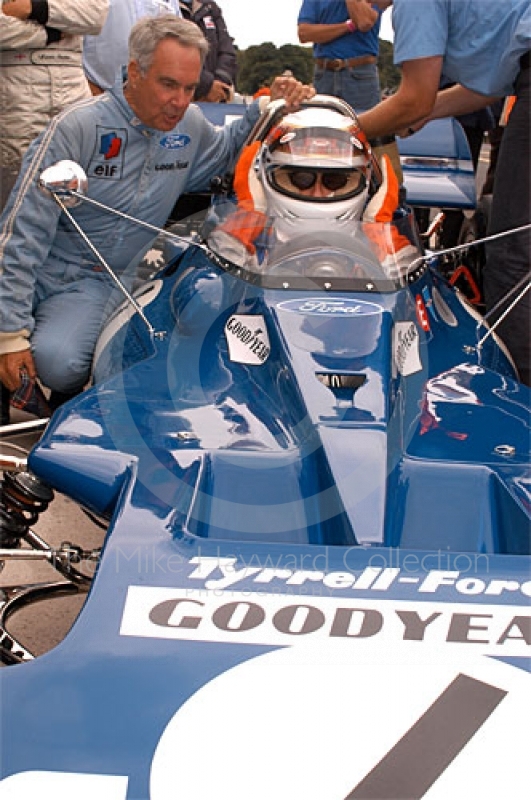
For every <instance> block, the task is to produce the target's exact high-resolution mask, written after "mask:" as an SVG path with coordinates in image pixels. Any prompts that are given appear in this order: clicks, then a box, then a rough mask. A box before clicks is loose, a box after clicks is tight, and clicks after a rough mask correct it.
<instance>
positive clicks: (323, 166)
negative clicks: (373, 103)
mask: <svg viewBox="0 0 531 800" xmlns="http://www.w3.org/2000/svg"><path fill="white" fill-rule="evenodd" d="M370 164H371V160H370V150H369V146H368V144H367V141H366V139H365V137H364V135H363V133H362V132H361V131H360V129H359V127H358V125H357V122H356V120H355V117H348V116H346V115H344V114H341V113H339V112H338V111H335V110H332V109H328V108H319V107H315V108H311V107H310V108H304V109H302V110H301V111H297V112H295V113H293V114H289V115H287V116H286V117H284V118H283V119H282V120H281V121H280V123H279V124H278V125H276V126H275V127H274V128H273V129H272V130H271V131H270V132H269V134H268V135H267V137H266V139H265V142H264V146H263V148H262V154H261V164H260V171H261V179H262V184H263V188H264V192H265V194H266V197H267V201H268V210H269V212H270V213H274V214H276V215H278V216H281V217H285V216H296V217H303V218H304V217H312V218H313V217H317V216H318V217H319V218H321V219H326V218H330V219H331V218H335V219H346V218H348V219H359V218H360V217H361V215H362V212H363V209H364V207H365V203H366V199H367V194H368V190H369V182H370V175H371V167H370Z"/></svg>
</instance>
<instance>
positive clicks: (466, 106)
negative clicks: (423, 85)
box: [429, 84, 497, 119]
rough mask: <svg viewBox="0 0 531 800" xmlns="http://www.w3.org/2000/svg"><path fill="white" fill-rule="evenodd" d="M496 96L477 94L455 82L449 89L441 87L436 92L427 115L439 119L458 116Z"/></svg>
mask: <svg viewBox="0 0 531 800" xmlns="http://www.w3.org/2000/svg"><path fill="white" fill-rule="evenodd" d="M496 99H497V98H496V97H487V96H486V95H484V94H478V92H473V91H472V90H471V89H466V88H465V87H464V86H460V85H459V84H456V85H455V86H451V87H450V88H449V89H443V90H442V91H440V92H438V93H437V97H436V100H435V105H434V106H433V110H432V112H431V114H430V115H429V119H441V118H442V117H459V116H461V115H462V114H468V113H470V112H472V111H479V109H481V108H485V107H486V106H489V105H491V103H494V102H495V100H496Z"/></svg>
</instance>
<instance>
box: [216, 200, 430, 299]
mask: <svg viewBox="0 0 531 800" xmlns="http://www.w3.org/2000/svg"><path fill="white" fill-rule="evenodd" d="M202 238H203V240H204V241H205V242H206V244H207V246H208V248H209V250H210V251H211V253H212V254H214V256H215V257H216V260H217V262H218V264H220V265H221V266H222V267H223V268H225V269H227V270H229V271H232V272H236V273H237V274H238V275H239V276H240V277H242V278H244V279H247V280H250V281H252V282H253V283H257V284H260V285H262V286H266V287H270V288H285V289H288V288H305V287H308V288H315V287H316V286H322V287H324V288H327V289H331V288H333V289H343V290H345V291H348V290H350V291H368V292H373V291H383V292H386V291H387V292H389V291H396V290H397V289H398V288H401V287H402V286H404V285H406V283H407V282H408V278H409V280H410V279H411V275H412V274H413V273H415V272H417V271H419V269H421V268H422V267H423V261H422V249H421V246H420V244H419V240H418V235H417V233H416V228H415V225H414V223H412V220H411V215H407V214H404V216H403V217H401V218H400V219H398V220H396V221H393V222H392V223H385V224H384V223H369V222H362V221H360V220H352V219H349V220H345V219H337V218H332V219H330V218H327V217H326V216H325V215H322V216H321V215H319V214H315V215H314V216H312V217H308V218H301V217H297V218H294V217H291V218H290V217H282V218H281V217H272V216H266V215H265V214H262V213H260V212H256V211H246V210H245V209H242V208H241V207H238V206H235V205H234V204H232V203H226V202H225V203H223V204H218V205H214V206H213V208H212V210H211V212H210V214H209V216H208V218H207V221H206V223H205V225H204V228H203V231H202Z"/></svg>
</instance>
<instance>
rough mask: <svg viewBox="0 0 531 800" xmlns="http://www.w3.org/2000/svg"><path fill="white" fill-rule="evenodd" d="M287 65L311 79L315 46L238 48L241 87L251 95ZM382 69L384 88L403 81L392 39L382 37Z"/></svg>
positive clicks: (297, 75) (301, 77)
mask: <svg viewBox="0 0 531 800" xmlns="http://www.w3.org/2000/svg"><path fill="white" fill-rule="evenodd" d="M288 69H289V70H291V72H292V73H293V75H294V76H295V78H297V80H299V81H302V83H311V82H312V80H313V51H312V47H311V46H310V47H303V46H302V45H297V44H285V45H282V47H276V46H275V45H274V44H272V42H264V44H259V45H255V46H253V47H249V48H247V50H239V51H238V91H239V92H241V93H242V94H250V95H252V94H254V93H255V92H256V91H258V89H260V88H262V87H263V86H269V85H270V83H271V81H272V80H273V78H275V77H276V76H277V75H281V74H282V73H283V72H284V71H285V70H288ZM379 70H380V83H381V86H382V90H387V91H394V90H395V89H396V88H397V87H398V84H399V83H400V71H399V70H398V69H397V68H396V67H395V66H394V65H393V45H392V43H391V42H387V41H385V40H383V39H380V58H379Z"/></svg>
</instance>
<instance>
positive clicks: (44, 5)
mask: <svg viewBox="0 0 531 800" xmlns="http://www.w3.org/2000/svg"><path fill="white" fill-rule="evenodd" d="M2 11H3V13H4V14H5V16H7V17H13V18H16V19H18V20H21V21H23V22H25V21H28V22H34V23H37V24H38V25H47V26H50V27H52V28H57V29H58V30H61V31H64V32H65V33H69V34H77V35H80V36H83V35H85V34H92V35H95V34H98V33H99V32H100V31H101V29H102V27H103V23H104V22H105V18H106V16H107V11H108V0H93V2H91V3H78V2H68V3H64V2H61V3H58V2H57V0H4V2H3V4H2Z"/></svg>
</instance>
